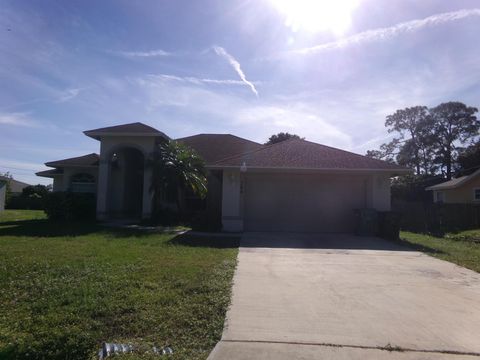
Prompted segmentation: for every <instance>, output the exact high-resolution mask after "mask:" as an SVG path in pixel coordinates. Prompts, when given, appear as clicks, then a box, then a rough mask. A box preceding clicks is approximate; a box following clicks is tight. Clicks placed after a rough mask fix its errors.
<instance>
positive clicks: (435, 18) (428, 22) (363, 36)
mask: <svg viewBox="0 0 480 360" xmlns="http://www.w3.org/2000/svg"><path fill="white" fill-rule="evenodd" d="M472 16H480V9H462V10H458V11H452V12H448V13H441V14H435V15H432V16H429V17H426V18H424V19H416V20H411V21H407V22H403V23H399V24H396V25H394V26H391V27H386V28H379V29H373V30H368V31H364V32H361V33H358V34H355V35H352V36H348V37H345V38H343V39H339V40H337V41H332V42H328V43H325V44H320V45H317V46H313V47H308V48H303V49H298V50H292V51H289V52H288V53H290V54H300V55H309V54H315V53H319V52H322V51H328V50H333V49H340V48H344V47H347V46H350V45H357V44H362V43H367V42H374V41H382V40H388V39H391V38H393V37H395V36H398V35H400V34H404V33H409V32H414V31H417V30H420V29H423V28H427V27H432V26H437V25H441V24H445V23H448V22H452V21H458V20H461V19H465V18H467V17H472Z"/></svg>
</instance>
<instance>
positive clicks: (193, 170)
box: [149, 141, 207, 215]
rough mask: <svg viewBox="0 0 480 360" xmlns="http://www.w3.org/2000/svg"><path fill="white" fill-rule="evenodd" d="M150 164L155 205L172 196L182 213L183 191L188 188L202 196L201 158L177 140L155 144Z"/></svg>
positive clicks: (202, 162) (203, 174) (204, 179)
mask: <svg viewBox="0 0 480 360" xmlns="http://www.w3.org/2000/svg"><path fill="white" fill-rule="evenodd" d="M149 163H150V166H151V167H152V185H151V189H150V190H151V191H152V192H153V194H154V204H155V206H158V205H159V203H160V202H161V201H162V199H165V198H171V197H174V199H175V201H176V204H177V209H178V212H179V213H180V215H183V214H184V210H185V208H184V202H183V200H184V194H185V191H187V190H190V191H192V192H193V193H194V194H196V195H198V196H200V197H202V198H203V197H205V195H206V193H207V178H206V174H205V168H204V161H203V159H202V158H201V157H200V156H199V155H198V154H197V153H196V152H195V151H194V150H193V149H191V148H189V147H187V146H185V145H184V144H181V143H179V142H176V141H168V142H166V143H163V144H159V145H157V147H156V149H155V151H154V152H153V153H152V154H151V157H150V160H149ZM169 195H170V196H169ZM172 195H173V196H172ZM156 210H159V209H158V208H157V209H156Z"/></svg>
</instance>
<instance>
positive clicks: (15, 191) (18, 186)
mask: <svg viewBox="0 0 480 360" xmlns="http://www.w3.org/2000/svg"><path fill="white" fill-rule="evenodd" d="M7 183H9V186H10V194H11V196H18V195H20V194H21V193H22V191H23V189H24V188H26V187H27V186H30V185H29V184H26V183H24V182H21V181H17V180H15V179H10V178H7V177H5V176H0V211H3V210H5V205H6V198H7Z"/></svg>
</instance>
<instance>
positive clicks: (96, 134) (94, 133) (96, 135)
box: [83, 131, 170, 141]
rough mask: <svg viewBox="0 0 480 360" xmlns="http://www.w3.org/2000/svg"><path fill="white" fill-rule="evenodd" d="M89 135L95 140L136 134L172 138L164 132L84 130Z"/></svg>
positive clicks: (136, 135)
mask: <svg viewBox="0 0 480 360" xmlns="http://www.w3.org/2000/svg"><path fill="white" fill-rule="evenodd" d="M83 133H84V134H85V135H87V136H88V137H91V138H92V139H95V140H99V141H100V140H101V138H102V137H119V136H135V137H161V138H164V139H167V140H169V139H170V138H169V137H168V136H167V135H165V134H162V133H150V132H149V133H138V132H114V133H113V132H97V131H84V132H83Z"/></svg>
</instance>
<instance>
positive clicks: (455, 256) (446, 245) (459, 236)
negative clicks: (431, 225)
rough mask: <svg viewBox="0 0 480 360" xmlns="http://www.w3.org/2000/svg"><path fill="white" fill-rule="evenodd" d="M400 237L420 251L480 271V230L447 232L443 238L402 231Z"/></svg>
mask: <svg viewBox="0 0 480 360" xmlns="http://www.w3.org/2000/svg"><path fill="white" fill-rule="evenodd" d="M400 238H401V239H402V240H404V241H406V242H407V243H409V244H410V245H413V246H414V247H416V248H418V249H419V250H420V251H425V252H427V253H428V254H430V255H432V256H435V257H437V258H439V259H443V260H447V261H450V262H453V263H455V264H458V265H460V266H464V267H466V268H469V269H472V270H475V271H477V272H480V230H469V231H463V232H460V233H456V234H446V235H445V237H443V238H439V237H434V236H431V235H425V234H416V233H411V232H406V231H402V232H401V233H400Z"/></svg>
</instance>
